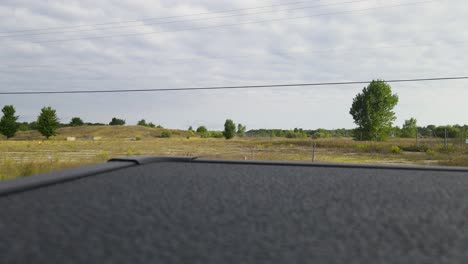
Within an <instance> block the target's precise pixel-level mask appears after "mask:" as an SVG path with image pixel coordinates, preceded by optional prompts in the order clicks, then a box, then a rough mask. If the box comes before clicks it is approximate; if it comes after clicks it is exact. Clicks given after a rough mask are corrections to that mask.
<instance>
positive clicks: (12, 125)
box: [0, 105, 19, 139]
mask: <svg viewBox="0 0 468 264" xmlns="http://www.w3.org/2000/svg"><path fill="white" fill-rule="evenodd" d="M2 112H3V117H2V119H0V133H2V134H3V135H4V136H5V137H6V138H7V139H9V138H11V137H13V136H14V135H15V134H16V131H18V127H19V125H18V123H16V121H17V120H18V117H17V116H15V113H16V110H15V108H14V107H13V106H12V105H6V106H5V107H3V109H2Z"/></svg>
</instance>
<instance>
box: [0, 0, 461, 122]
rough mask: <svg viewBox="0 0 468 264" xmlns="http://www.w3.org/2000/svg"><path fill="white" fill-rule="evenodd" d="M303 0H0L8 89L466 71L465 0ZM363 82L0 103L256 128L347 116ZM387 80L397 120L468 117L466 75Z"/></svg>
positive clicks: (62, 113) (28, 111)
mask: <svg viewBox="0 0 468 264" xmlns="http://www.w3.org/2000/svg"><path fill="white" fill-rule="evenodd" d="M298 1H299V0H289V1H287V0H281V1H279V0H257V1H247V0H241V1H220V0H211V1H208V0H204V1H203V0H201V1H179V0H167V1H156V0H146V1H145V0H120V1H111V0H99V1H96V0H81V1H72V0H62V1H59V0H48V1H36V0H2V1H1V2H0V27H1V28H0V31H1V32H2V33H1V35H2V37H0V46H1V48H0V60H1V61H2V63H1V65H0V78H1V80H0V91H3V92H4V91H43V90H47V91H49V90H67V91H68V90H83V89H84V90H98V89H99V90H104V89H148V88H177V87H203V86H232V85H262V84H278V83H281V84H282V83H302V82H334V81H366V80H372V79H387V80H388V79H396V78H398V79H400V78H425V77H445V76H463V75H468V72H467V68H468V57H467V56H466V54H467V53H468V52H467V51H468V47H467V45H466V44H468V32H467V31H466V25H468V16H466V14H468V2H467V1H466V0H444V1H441V0H437V1H426V2H424V0H367V1H352V0H330V1H328V0H323V1H317V0H311V1H303V2H298ZM293 2H295V3H293ZM421 2H424V3H421ZM409 3H419V4H414V5H407V4H409ZM272 5H275V6H272ZM398 5H400V6H398ZM259 7H262V8H259ZM235 9H237V10H236V11H230V12H219V11H226V10H235ZM239 9H241V10H239ZM201 13H203V14H202V15H199V14H201ZM206 13H211V14H206ZM194 14H198V15H194ZM167 17H170V18H167ZM142 19H146V20H144V21H141V20H142ZM138 20H140V21H138ZM266 20H270V21H269V22H265V21H266ZM271 20H275V21H271ZM128 21H136V22H131V23H129V22H128ZM261 21H264V22H261ZM95 24H101V25H95ZM78 26H81V27H78ZM50 28H56V29H50ZM97 28H99V30H95V29H97ZM45 29H49V30H45ZM25 30H38V31H25ZM13 35H14V36H13ZM122 35H126V36H122ZM111 36H112V37H111ZM362 88H363V85H349V86H321V87H299V88H265V89H258V90H230V91H229V90H217V91H184V92H182V91H177V92H164V93H162V92H154V93H149V92H144V93H134V94H91V95H76V94H74V95H3V96H0V106H3V105H6V104H13V105H14V106H15V107H16V109H17V112H18V114H19V115H20V116H21V118H20V119H21V120H22V121H32V120H35V119H36V117H37V115H38V113H39V110H40V108H41V107H43V106H49V105H50V106H52V107H54V108H56V109H57V113H58V115H59V118H60V119H61V120H62V122H69V120H70V118H71V117H73V116H80V117H82V119H84V120H85V121H87V122H105V123H108V122H109V121H110V119H111V118H112V117H114V116H116V117H119V118H123V119H125V120H126V121H127V123H128V124H135V123H136V122H137V121H138V120H139V119H141V118H145V119H146V120H147V121H151V122H154V123H155V124H161V125H163V126H164V127H170V128H183V129H186V128H187V127H188V126H195V127H196V126H198V125H206V126H207V127H208V128H210V129H220V128H222V126H223V124H224V120H225V119H226V118H231V119H233V120H234V121H235V122H240V123H243V124H246V125H247V128H248V129H251V128H284V129H288V128H294V127H302V128H305V129H316V128H320V127H323V128H330V129H331V128H342V127H345V128H352V127H354V124H353V120H352V118H351V115H349V108H350V106H351V103H352V99H353V97H354V96H355V95H356V94H357V93H358V92H359V91H360V90H362ZM392 88H393V90H394V92H395V93H397V94H398V95H399V97H400V102H399V104H398V105H397V107H396V109H395V111H396V113H397V117H398V119H397V121H396V125H399V126H401V124H402V123H403V122H404V120H405V119H409V118H410V117H415V118H416V119H417V120H418V122H419V125H428V124H437V125H444V124H455V123H460V124H462V123H468V89H467V88H468V80H466V81H463V80H462V81H444V82H425V83H405V84H392Z"/></svg>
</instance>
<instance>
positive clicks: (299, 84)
mask: <svg viewBox="0 0 468 264" xmlns="http://www.w3.org/2000/svg"><path fill="white" fill-rule="evenodd" d="M447 80H468V76H458V77H433V78H418V79H393V80H386V81H385V82H386V83H405V82H432V81H447ZM368 83H370V81H349V82H317V83H294V84H266V85H242V86H212V87H181V88H155V89H123V90H118V89H114V90H75V91H35V92H34V91H20V92H0V95H33V94H35V95H38V94H95V93H137V92H170V91H196V90H238V89H260V88H284V87H308V86H337V85H353V84H368Z"/></svg>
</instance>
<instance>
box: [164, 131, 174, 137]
mask: <svg viewBox="0 0 468 264" xmlns="http://www.w3.org/2000/svg"><path fill="white" fill-rule="evenodd" d="M171 136H172V133H171V132H170V131H163V132H162V133H161V137H162V138H170V137H171Z"/></svg>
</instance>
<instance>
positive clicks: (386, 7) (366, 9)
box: [29, 0, 437, 44]
mask: <svg viewBox="0 0 468 264" xmlns="http://www.w3.org/2000/svg"><path fill="white" fill-rule="evenodd" d="M435 1H437V0H428V1H422V2H414V3H407V4H398V5H388V6H380V7H372V8H365V9H355V10H348V11H339V12H331V13H322V14H315V15H311V16H299V17H290V18H279V19H269V20H262V21H250V22H243V23H234V24H224V25H214V26H204V27H193V28H186V29H179V30H163V31H151V32H146V33H131V34H121V35H108V36H97V37H84V38H71V39H55V40H46V41H30V42H29V43H36V44H45V43H58V42H69V41H76V40H94V39H105V38H115V37H130V36H142V35H152V34H161V33H171V32H182V31H191V30H201V29H209V28H223V27H233V26H240V25H249V24H261V23H269V22H276V21H286V20H293V19H303V18H311V17H318V16H328V15H338V14H347V13H354V12H363V11H370V10H377V9H389V8H394V7H401V6H413V5H420V4H426V3H431V2H435Z"/></svg>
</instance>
